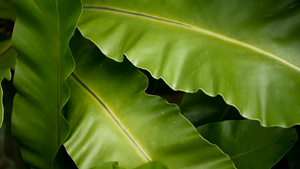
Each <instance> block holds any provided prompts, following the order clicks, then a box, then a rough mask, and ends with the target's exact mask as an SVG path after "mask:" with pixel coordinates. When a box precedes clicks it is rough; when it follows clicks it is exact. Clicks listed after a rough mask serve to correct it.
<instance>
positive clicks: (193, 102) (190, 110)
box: [180, 90, 243, 127]
mask: <svg viewBox="0 0 300 169" xmlns="http://www.w3.org/2000/svg"><path fill="white" fill-rule="evenodd" d="M180 110H181V113H182V114H183V115H184V117H186V118H187V119H188V120H189V121H190V122H191V123H193V125H194V126H195V127H199V126H201V125H203V124H206V123H211V122H219V121H224V120H229V119H230V120H233V119H235V120H240V119H243V117H241V116H240V114H239V112H238V111H237V110H236V109H235V108H234V107H233V106H230V105H227V104H226V103H225V101H224V100H223V98H222V97H221V96H219V95H218V96H216V97H210V96H207V95H206V94H205V93H204V92H203V91H201V90H199V91H198V92H197V93H186V94H185V95H184V97H183V100H182V103H181V104H180Z"/></svg>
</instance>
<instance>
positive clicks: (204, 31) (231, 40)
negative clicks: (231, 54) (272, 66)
mask: <svg viewBox="0 0 300 169" xmlns="http://www.w3.org/2000/svg"><path fill="white" fill-rule="evenodd" d="M83 9H85V10H105V11H110V12H115V13H122V14H124V15H135V16H139V17H143V18H148V19H153V20H157V21H161V22H166V23H169V24H175V25H178V26H182V27H185V28H187V29H191V30H193V31H196V32H199V33H202V34H205V35H207V36H210V37H213V38H216V39H220V40H222V41H225V42H227V43H231V44H235V45H237V46H241V47H244V48H246V49H248V50H251V51H254V52H257V53H259V54H262V55H265V56H267V57H269V58H272V59H274V60H277V61H279V62H281V63H283V64H285V65H286V66H288V67H290V68H292V69H295V70H296V71H300V67H298V66H296V65H294V64H292V63H290V62H288V61H286V60H284V59H282V58H281V57H279V56H277V55H274V54H272V53H270V52H267V51H265V50H263V49H261V48H258V47H256V46H254V45H251V44H248V43H246V42H242V41H240V40H237V39H234V38H231V37H227V36H224V35H221V34H219V33H216V32H213V31H210V30H207V29H204V28H201V27H198V26H192V25H189V24H187V23H183V22H180V21H174V20H170V19H166V18H161V17H157V16H153V15H148V14H144V13H138V12H133V11H129V10H123V9H117V8H111V7H104V6H84V7H83Z"/></svg>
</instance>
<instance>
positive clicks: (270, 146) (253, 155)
mask: <svg viewBox="0 0 300 169" xmlns="http://www.w3.org/2000/svg"><path fill="white" fill-rule="evenodd" d="M198 131H199V132H200V133H201V135H202V136H203V137H204V138H206V139H207V140H209V141H210V142H211V143H214V144H216V145H218V146H219V147H220V148H221V149H222V150H223V151H224V152H225V153H226V154H228V155H229V156H230V158H231V159H232V161H233V162H234V163H235V166H236V167H237V168H243V169H248V168H249V169H250V168H256V169H265V168H271V167H272V166H273V165H274V164H276V163H277V162H278V161H279V159H280V158H281V157H282V156H283V155H284V154H285V153H286V152H288V150H289V149H290V148H291V147H292V146H293V144H294V143H295V142H296V140H297V133H296V130H295V129H293V128H290V129H283V128H280V127H268V128H265V127H262V126H260V124H259V122H258V121H251V120H241V121H224V122H216V123H210V124H206V125H204V126H200V127H199V128H198Z"/></svg>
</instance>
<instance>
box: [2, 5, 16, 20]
mask: <svg viewBox="0 0 300 169" xmlns="http://www.w3.org/2000/svg"><path fill="white" fill-rule="evenodd" d="M16 16H17V14H16V9H15V7H14V5H13V3H12V0H0V18H1V19H10V20H13V21H14V20H16Z"/></svg>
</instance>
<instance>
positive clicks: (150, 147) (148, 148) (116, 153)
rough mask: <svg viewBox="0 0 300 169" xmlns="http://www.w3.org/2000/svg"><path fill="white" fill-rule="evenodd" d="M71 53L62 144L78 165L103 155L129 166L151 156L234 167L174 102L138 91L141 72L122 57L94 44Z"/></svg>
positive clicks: (177, 164) (181, 163)
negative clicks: (65, 132)
mask: <svg viewBox="0 0 300 169" xmlns="http://www.w3.org/2000/svg"><path fill="white" fill-rule="evenodd" d="M76 49H77V48H76ZM73 53H74V56H75V60H76V69H75V71H74V73H73V74H72V76H71V77H70V78H69V80H68V82H69V83H68V86H69V87H70V91H71V97H70V100H69V102H68V104H67V110H68V111H67V114H66V119H67V120H68V121H69V122H70V126H71V134H70V137H69V139H68V140H67V141H66V143H65V147H66V149H67V151H68V153H69V154H70V156H71V157H72V158H73V159H74V161H75V163H76V164H77V166H78V167H79V168H90V167H94V166H98V165H100V164H102V163H104V162H107V161H118V162H119V164H120V166H122V167H125V168H133V167H137V166H139V165H142V164H144V163H146V162H150V161H153V160H154V161H160V162H162V163H163V164H165V165H166V166H168V167H170V168H181V169H185V168H188V169H193V168H234V167H233V164H232V162H231V161H230V160H229V158H228V157H227V156H226V155H224V154H223V153H222V152H221V151H220V150H219V149H218V148H217V147H216V146H214V145H211V144H209V143H208V142H207V141H206V140H204V139H203V138H202V137H201V136H200V135H199V133H198V132H197V131H196V130H195V128H194V127H193V126H192V125H191V124H190V123H189V122H188V121H187V120H186V119H185V118H184V117H183V116H181V115H180V113H179V110H178V108H177V107H176V106H175V105H169V104H167V103H166V101H164V100H163V99H161V98H159V97H157V96H149V95H146V94H145V93H144V91H145V89H146V86H147V80H146V77H145V76H144V75H143V74H142V73H141V72H139V71H138V70H137V68H135V67H134V66H132V65H131V64H130V63H129V62H128V61H127V60H126V61H124V63H117V62H114V61H113V60H111V59H108V58H106V57H105V56H103V55H101V53H100V52H99V50H98V49H97V48H95V47H94V48H93V49H91V51H89V52H87V53H86V54H85V55H83V56H77V55H75V53H77V54H78V52H73Z"/></svg>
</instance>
